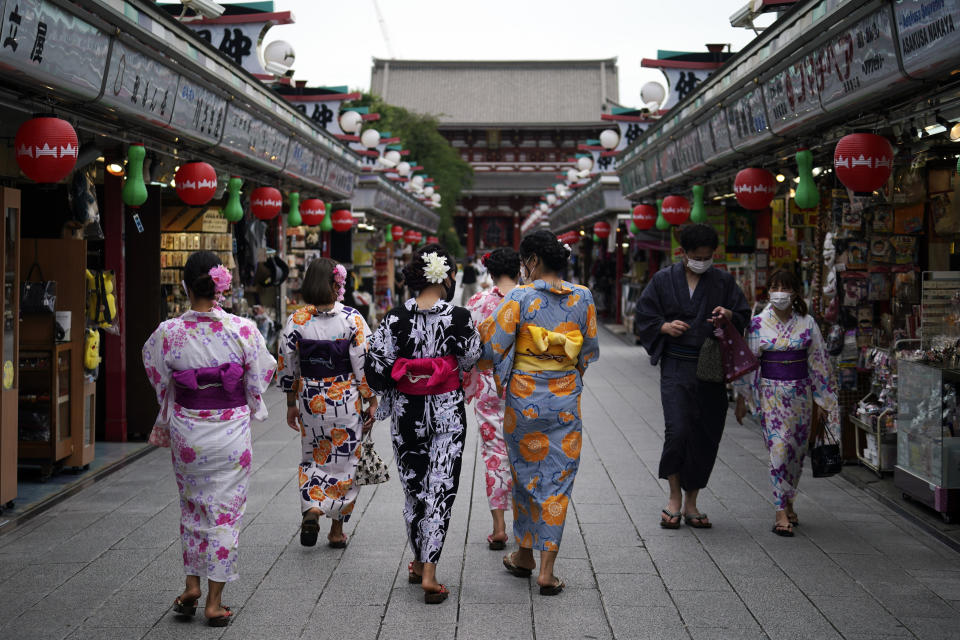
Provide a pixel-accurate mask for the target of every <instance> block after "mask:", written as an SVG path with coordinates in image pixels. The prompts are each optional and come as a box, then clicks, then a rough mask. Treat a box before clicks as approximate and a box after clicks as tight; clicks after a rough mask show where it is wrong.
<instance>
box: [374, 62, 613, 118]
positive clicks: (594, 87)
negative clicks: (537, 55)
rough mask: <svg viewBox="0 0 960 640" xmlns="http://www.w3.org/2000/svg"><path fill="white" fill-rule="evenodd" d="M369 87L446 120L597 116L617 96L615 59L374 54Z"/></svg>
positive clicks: (393, 101) (393, 100) (386, 97)
mask: <svg viewBox="0 0 960 640" xmlns="http://www.w3.org/2000/svg"><path fill="white" fill-rule="evenodd" d="M370 90H371V92H372V93H374V94H377V95H379V96H380V97H381V98H383V99H384V101H386V102H387V103H389V104H395V105H398V106H401V107H405V108H407V109H410V110H411V111H415V112H418V113H428V114H431V115H434V116H437V118H438V119H439V120H440V124H441V125H444V126H446V127H449V126H454V125H456V126H483V125H495V126H511V125H523V124H536V125H543V124H556V125H567V124H595V123H597V122H598V121H599V120H600V114H601V113H608V112H609V111H610V109H611V108H612V107H613V106H616V103H617V102H618V99H619V80H618V75H617V59H616V58H608V59H605V60H539V61H510V60H504V61H495V60H464V61H439V60H382V59H379V58H374V59H373V70H372V72H371V79H370Z"/></svg>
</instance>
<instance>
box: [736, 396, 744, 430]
mask: <svg viewBox="0 0 960 640" xmlns="http://www.w3.org/2000/svg"><path fill="white" fill-rule="evenodd" d="M733 415H734V417H736V419H737V424H743V418H744V416H746V415H747V402H746V400H744V399H743V396H737V408H736V409H734V410H733Z"/></svg>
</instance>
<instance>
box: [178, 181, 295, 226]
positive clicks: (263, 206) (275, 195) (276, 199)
mask: <svg viewBox="0 0 960 640" xmlns="http://www.w3.org/2000/svg"><path fill="white" fill-rule="evenodd" d="M177 184H179V182H178V183H177ZM282 208H283V196H282V195H281V194H280V190H279V189H274V188H273V187H257V188H256V189H254V190H253V193H251V194H250V212H251V213H252V214H253V215H254V217H256V218H257V219H258V220H273V219H274V218H276V217H277V215H278V214H279V213H280V209H282Z"/></svg>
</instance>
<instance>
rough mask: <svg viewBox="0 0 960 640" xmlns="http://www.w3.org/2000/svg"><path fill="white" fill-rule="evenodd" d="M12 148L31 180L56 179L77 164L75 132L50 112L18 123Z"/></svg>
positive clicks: (22, 169)
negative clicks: (18, 126) (20, 123)
mask: <svg viewBox="0 0 960 640" xmlns="http://www.w3.org/2000/svg"><path fill="white" fill-rule="evenodd" d="M13 148H14V149H16V154H17V164H18V165H19V166H20V170H21V171H23V174H24V175H25V176H27V177H28V178H30V179H31V180H33V181H34V182H40V183H45V184H46V183H54V182H60V181H61V180H63V179H64V178H66V177H67V175H68V174H69V173H70V172H71V171H73V167H74V165H76V164H77V150H78V142H77V132H76V131H75V130H74V128H73V127H72V126H71V125H70V123H69V122H67V121H66V120H61V119H60V118H55V117H53V116H40V117H36V118H32V119H30V120H27V121H26V122H24V123H23V124H22V125H20V128H19V129H17V135H16V137H15V138H14V139H13ZM144 200H146V198H144ZM141 204H142V203H141Z"/></svg>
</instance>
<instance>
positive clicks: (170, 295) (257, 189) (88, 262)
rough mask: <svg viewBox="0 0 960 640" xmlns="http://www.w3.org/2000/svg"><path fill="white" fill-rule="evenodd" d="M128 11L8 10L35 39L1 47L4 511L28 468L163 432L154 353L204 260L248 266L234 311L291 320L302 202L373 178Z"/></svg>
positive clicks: (166, 26) (14, 26)
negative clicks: (152, 372)
mask: <svg viewBox="0 0 960 640" xmlns="http://www.w3.org/2000/svg"><path fill="white" fill-rule="evenodd" d="M114 4H115V3H100V2H95V3H83V6H82V7H81V6H79V4H73V3H68V2H50V1H47V0H21V1H20V2H18V3H17V6H16V7H14V8H13V10H12V11H11V10H9V9H10V8H9V7H8V11H6V12H4V14H3V15H2V16H0V29H2V32H3V33H4V34H10V37H11V38H14V39H15V40H16V45H17V46H5V47H3V48H0V78H2V80H3V81H2V82H0V115H2V119H0V122H2V124H0V128H2V129H3V132H4V136H3V137H4V138H5V139H6V140H7V141H8V143H7V145H6V147H5V149H6V151H5V153H3V154H0V156H2V159H0V181H2V183H3V184H2V190H0V197H2V203H0V204H2V211H3V216H4V224H3V225H2V226H3V231H2V236H0V239H2V243H0V244H2V246H3V247H4V253H3V264H4V265H5V270H4V273H5V285H4V292H5V293H4V296H3V301H2V311H3V317H4V319H5V320H4V323H3V336H2V337H3V345H4V347H3V349H4V351H3V371H4V376H3V382H4V387H3V391H2V392H0V413H2V417H3V419H2V423H0V504H4V503H6V502H7V501H8V500H11V499H13V497H14V496H16V478H17V469H18V467H19V468H21V469H22V468H23V467H25V466H31V465H32V466H36V467H39V468H40V470H41V474H44V475H49V474H51V473H54V472H56V471H58V470H59V469H63V468H77V469H82V468H84V467H85V466H86V465H88V464H89V463H90V461H91V459H92V455H93V451H94V448H93V443H94V441H96V440H104V441H113V442H124V441H127V440H136V439H145V437H146V435H147V434H148V433H149V429H150V427H151V425H152V422H153V419H154V417H155V415H156V400H155V396H154V393H153V391H152V389H151V388H150V387H149V385H148V383H147V381H146V379H145V377H144V375H143V372H142V363H141V362H140V346H141V345H142V344H143V342H144V340H145V339H146V337H147V336H148V334H149V332H150V331H151V330H152V329H153V328H154V327H156V325H157V324H158V323H159V322H160V321H161V320H163V319H165V318H167V317H169V316H171V315H174V314H176V313H179V312H180V311H181V310H182V309H183V305H184V299H183V296H182V291H181V286H180V281H181V280H182V278H181V277H180V275H179V274H180V269H181V268H182V265H183V262H184V260H185V257H186V256H187V255H189V253H190V252H191V251H196V250H198V249H209V250H212V251H216V252H218V253H221V255H222V256H223V259H224V263H225V264H226V265H228V266H229V267H231V269H233V271H234V274H233V275H234V283H235V286H234V288H233V290H232V292H231V294H232V295H231V296H230V297H229V299H228V300H226V301H225V306H228V307H229V308H230V309H231V310H232V311H234V312H236V313H240V314H244V315H248V316H251V317H256V316H257V315H258V313H259V314H260V315H262V316H263V318H264V319H265V320H268V321H270V322H271V323H276V322H277V321H278V320H279V317H280V316H281V315H282V311H283V310H282V308H280V301H282V300H283V297H282V292H280V293H278V292H277V291H276V287H275V285H276V282H277V280H278V279H279V278H281V277H284V276H285V272H284V270H283V269H281V268H280V267H276V268H272V267H271V266H270V264H268V263H272V262H273V261H272V260H271V258H272V257H273V256H274V254H277V253H281V254H282V248H283V242H282V241H283V237H284V226H285V225H284V222H283V221H282V218H281V217H280V212H281V209H282V208H283V206H284V205H283V203H284V201H285V200H286V201H289V200H290V198H285V197H284V195H283V194H284V193H286V194H294V193H300V194H304V195H306V194H310V195H311V196H314V197H321V198H325V199H328V200H331V201H332V200H337V199H347V198H350V197H351V196H352V194H353V189H354V185H355V182H356V177H357V175H358V174H359V172H360V163H359V159H358V156H357V155H356V154H355V153H353V152H352V151H349V150H348V149H346V148H345V147H344V146H343V145H342V144H341V143H340V142H338V141H337V140H336V139H335V138H334V137H333V136H331V135H330V134H328V133H327V132H326V131H323V130H321V129H319V128H318V127H317V126H316V125H315V124H313V123H312V122H311V121H310V120H309V119H308V118H306V117H305V116H303V115H302V114H300V112H299V111H297V110H296V109H294V108H293V107H291V106H289V105H288V104H286V103H285V102H284V101H283V100H282V99H279V98H278V97H276V96H275V95H274V94H272V93H271V92H270V91H269V90H268V89H267V88H265V87H264V86H263V85H262V83H261V82H260V81H259V80H258V79H256V78H255V77H254V76H252V75H251V74H249V73H247V72H246V71H244V70H242V69H241V68H239V67H236V66H233V65H232V64H231V63H229V62H228V61H226V60H225V59H224V58H223V57H222V56H221V55H220V54H219V53H218V52H217V51H216V50H215V49H214V48H212V47H211V46H210V45H209V44H207V43H206V42H205V41H203V40H202V39H200V38H198V37H197V36H196V35H195V34H194V33H193V32H192V31H190V30H189V29H187V28H185V27H183V26H182V25H181V24H180V23H179V22H177V21H176V20H174V19H172V18H171V17H170V16H168V15H167V14H166V13H164V12H162V11H160V10H159V9H157V8H156V7H155V6H154V5H153V4H152V3H147V2H126V3H124V7H123V8H122V9H120V10H118V9H115V8H114ZM93 6H95V8H96V10H95V12H94V11H92V10H91V7H93ZM8 40H9V38H8ZM281 261H282V260H281ZM268 267H269V268H268ZM266 271H269V273H265V272H266ZM257 307H259V308H260V309H259V310H258V309H257ZM264 324H265V323H264Z"/></svg>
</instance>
